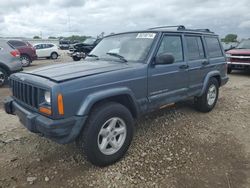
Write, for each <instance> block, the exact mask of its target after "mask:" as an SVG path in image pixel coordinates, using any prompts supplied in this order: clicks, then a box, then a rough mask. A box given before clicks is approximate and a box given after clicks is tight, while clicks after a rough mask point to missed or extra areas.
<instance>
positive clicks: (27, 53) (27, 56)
mask: <svg viewBox="0 0 250 188" xmlns="http://www.w3.org/2000/svg"><path fill="white" fill-rule="evenodd" d="M8 43H9V44H10V45H11V46H13V47H14V48H16V49H18V51H19V52H20V59H21V62H22V65H23V67H28V66H30V64H31V63H32V61H34V60H36V59H37V55H36V49H35V48H34V47H33V46H32V45H31V44H30V43H29V42H25V41H21V40H9V41H8Z"/></svg>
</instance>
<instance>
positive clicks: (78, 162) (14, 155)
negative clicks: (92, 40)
mask: <svg viewBox="0 0 250 188" xmlns="http://www.w3.org/2000/svg"><path fill="white" fill-rule="evenodd" d="M68 60H69V59H68V58H67V57H66V56H65V57H64V56H63V57H62V58H61V59H60V60H57V61H55V62H53V61H48V60H40V61H36V62H34V64H33V66H32V67H30V68H29V69H33V68H36V67H39V66H44V65H46V64H51V63H60V62H62V61H68ZM249 81H250V73H245V72H235V73H233V74H231V75H230V81H229V83H228V84H227V85H226V86H225V87H223V88H221V90H220V96H219V99H218V103H217V106H216V108H215V109H214V110H213V111H212V112H210V113H207V114H204V113H199V112H196V111H195V110H194V109H193V104H192V100H189V101H185V102H181V103H178V104H176V105H175V106H173V107H170V108H167V109H163V110H160V111H157V112H154V113H152V114H150V115H148V116H146V117H143V118H141V119H140V120H138V122H137V124H136V133H135V137H134V140H133V143H132V145H131V147H130V149H129V151H128V153H127V155H126V156H125V157H124V158H123V159H122V160H121V161H120V162H118V163H116V164H114V165H112V166H109V167H105V168H98V167H94V166H92V165H91V164H89V163H88V162H87V161H85V160H84V159H83V158H82V156H81V154H80V152H79V151H78V150H77V149H76V147H75V146H74V144H70V145H58V144H56V143H54V142H52V141H50V140H47V139H44V138H41V137H39V136H37V135H34V134H32V133H29V132H28V131H27V130H26V129H25V128H23V126H22V125H21V124H20V123H19V121H18V118H17V117H15V116H11V115H7V114H5V113H4V111H3V109H2V108H0V187H3V188H5V187H53V188H54V187H166V188H168V187H192V188H196V187H197V188H200V187H212V188H214V187H222V188H223V187H225V188H233V187H237V188H238V187H245V188H247V187H250V123H249V118H250V82H249ZM7 95H9V91H8V88H7V87H6V88H1V89H0V105H1V106H2V100H3V98H4V97H5V96H7Z"/></svg>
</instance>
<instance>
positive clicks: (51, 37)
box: [48, 36, 57, 39]
mask: <svg viewBox="0 0 250 188" xmlns="http://www.w3.org/2000/svg"><path fill="white" fill-rule="evenodd" d="M48 39H57V38H56V37H53V36H49V38H48Z"/></svg>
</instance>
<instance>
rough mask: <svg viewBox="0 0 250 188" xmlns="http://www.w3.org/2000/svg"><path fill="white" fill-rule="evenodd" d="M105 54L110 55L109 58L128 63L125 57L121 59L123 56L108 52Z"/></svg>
mask: <svg viewBox="0 0 250 188" xmlns="http://www.w3.org/2000/svg"><path fill="white" fill-rule="evenodd" d="M106 54H108V55H110V56H114V57H117V58H119V59H120V60H122V61H123V62H128V61H127V60H126V59H125V57H123V56H122V55H120V54H117V53H112V52H108V53H106Z"/></svg>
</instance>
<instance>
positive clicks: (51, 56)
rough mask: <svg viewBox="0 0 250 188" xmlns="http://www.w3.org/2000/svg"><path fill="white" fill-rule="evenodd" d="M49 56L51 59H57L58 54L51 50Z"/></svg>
mask: <svg viewBox="0 0 250 188" xmlns="http://www.w3.org/2000/svg"><path fill="white" fill-rule="evenodd" d="M54 54H56V58H53V55H54ZM50 58H51V59H57V58H58V54H57V53H56V52H52V53H51V55H50Z"/></svg>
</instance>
